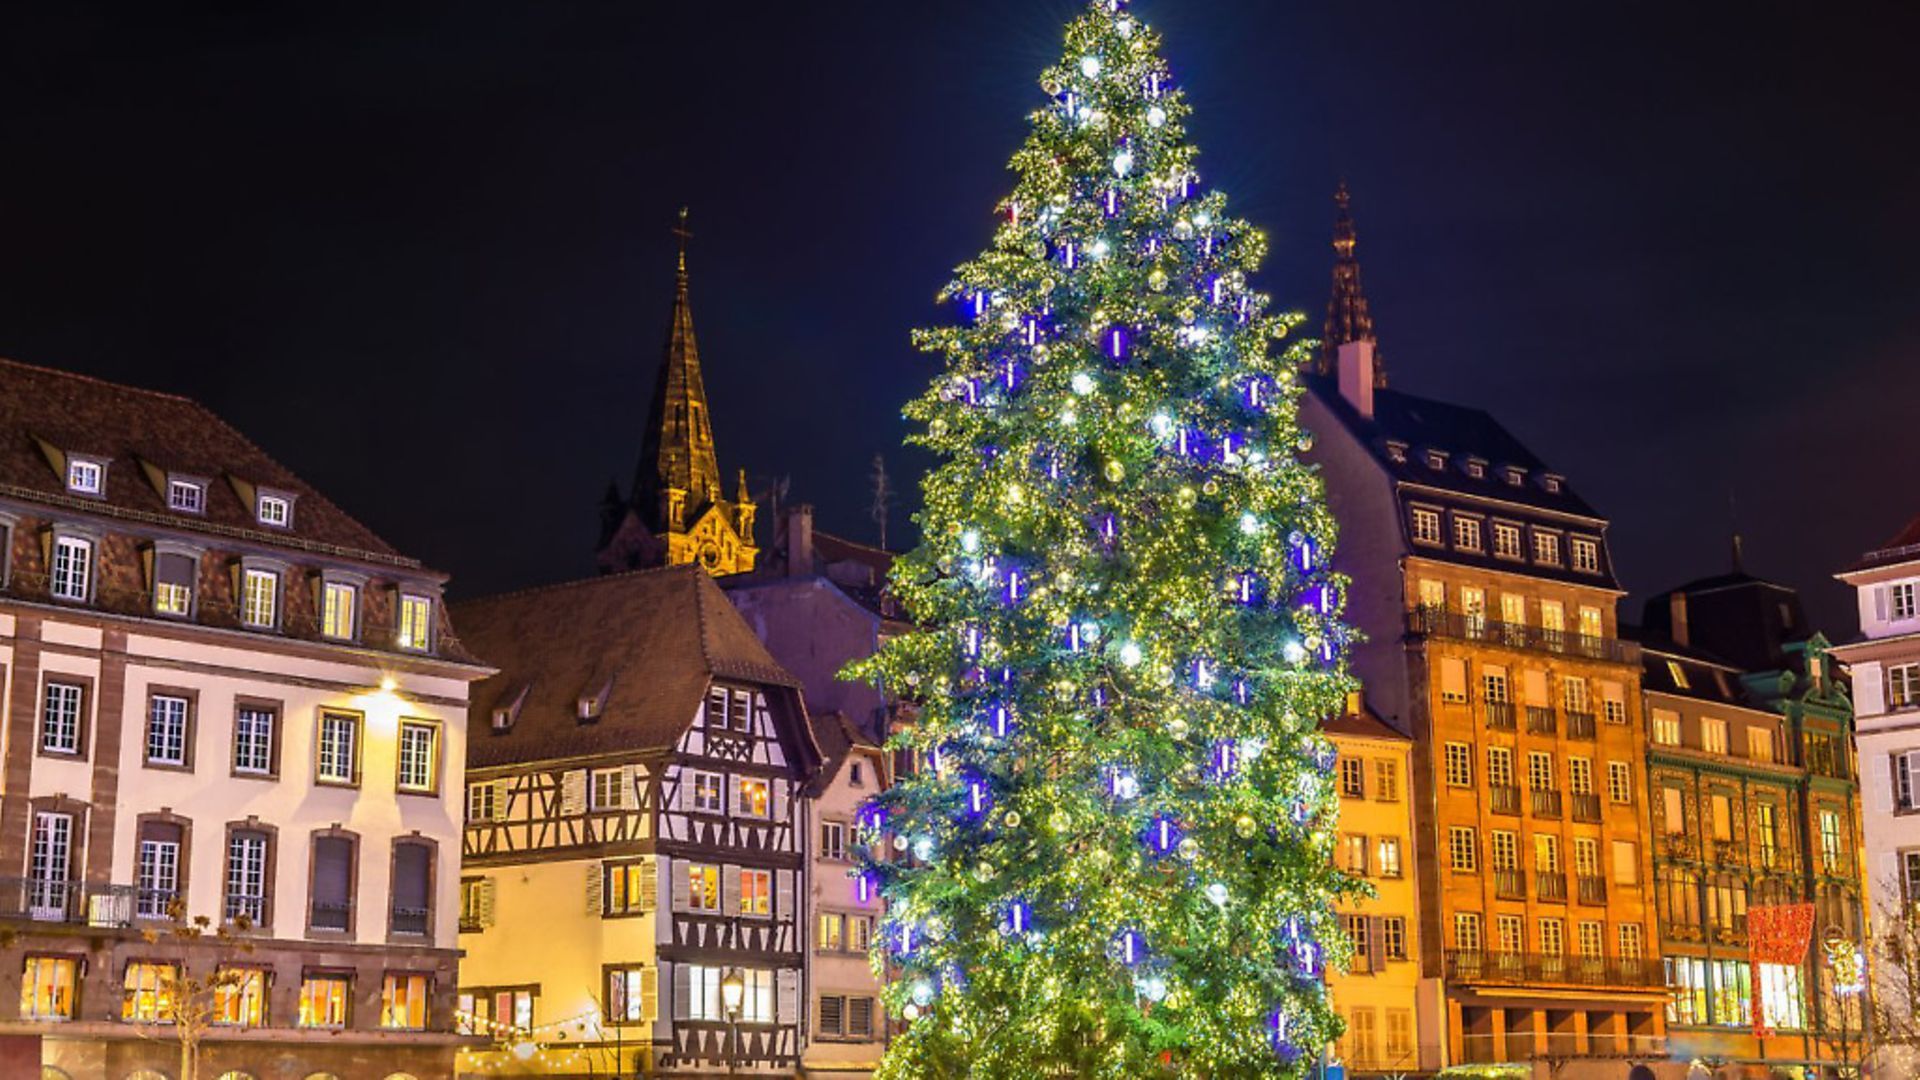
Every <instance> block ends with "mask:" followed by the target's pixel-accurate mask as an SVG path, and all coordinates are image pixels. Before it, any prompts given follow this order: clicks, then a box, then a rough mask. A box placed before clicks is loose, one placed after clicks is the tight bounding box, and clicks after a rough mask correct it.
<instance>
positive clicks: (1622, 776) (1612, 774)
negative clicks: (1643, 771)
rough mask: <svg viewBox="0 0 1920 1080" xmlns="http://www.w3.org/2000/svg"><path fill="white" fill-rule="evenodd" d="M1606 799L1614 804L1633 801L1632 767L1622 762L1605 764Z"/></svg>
mask: <svg viewBox="0 0 1920 1080" xmlns="http://www.w3.org/2000/svg"><path fill="white" fill-rule="evenodd" d="M1607 798H1609V799H1612V800H1613V801H1614V802H1616V803H1630V802H1632V801H1633V766H1632V765H1629V764H1627V763H1626V762H1624V761H1609V762H1607Z"/></svg>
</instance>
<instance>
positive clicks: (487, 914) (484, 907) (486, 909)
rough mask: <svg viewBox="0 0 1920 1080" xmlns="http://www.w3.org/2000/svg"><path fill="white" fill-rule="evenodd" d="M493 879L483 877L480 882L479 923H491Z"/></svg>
mask: <svg viewBox="0 0 1920 1080" xmlns="http://www.w3.org/2000/svg"><path fill="white" fill-rule="evenodd" d="M494 887H495V886H494V880H493V879H492V878H484V879H482V880H481V882H480V925H481V926H492V925H493V903H494V900H493V893H494Z"/></svg>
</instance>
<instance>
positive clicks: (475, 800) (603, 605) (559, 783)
mask: <svg viewBox="0 0 1920 1080" xmlns="http://www.w3.org/2000/svg"><path fill="white" fill-rule="evenodd" d="M456 617H457V618H458V619H460V620H461V621H462V623H463V630H464V631H465V632H466V633H467V639H468V641H469V643H470V645H471V647H472V648H473V649H474V650H475V651H476V652H479V653H481V654H483V655H487V656H490V657H496V658H498V660H497V662H498V665H499V667H500V673H499V674H498V675H496V676H494V677H493V678H490V679H488V680H487V681H485V682H483V683H481V684H479V685H478V686H477V687H476V689H475V694H474V699H473V716H474V717H475V720H474V724H475V725H476V727H475V736H474V739H473V741H472V744H471V746H470V748H469V756H468V771H467V789H466V798H467V827H466V841H465V845H464V851H465V858H464V864H463V874H462V880H461V882H460V889H461V891H462V895H463V897H464V902H463V909H462V910H463V917H462V932H461V934H460V945H461V947H462V948H463V949H464V950H465V951H466V958H465V960H464V961H463V962H462V965H461V987H460V1000H459V1005H460V1011H461V1017H462V1019H463V1021H464V1022H465V1023H466V1024H467V1025H468V1027H469V1028H470V1029H471V1030H473V1031H475V1032H481V1033H485V1034H486V1035H487V1036H488V1037H489V1038H490V1039H491V1041H492V1044H493V1045H492V1047H491V1048H490V1049H487V1050H484V1051H476V1052H474V1053H472V1054H470V1055H469V1056H468V1057H467V1059H466V1062H467V1067H468V1068H470V1069H471V1070H473V1071H476V1072H482V1073H487V1072H507V1073H513V1072H533V1073H541V1074H547V1075H562V1076H592V1075H629V1074H632V1073H644V1074H646V1075H675V1074H692V1075H702V1074H711V1073H714V1072H719V1071H739V1072H744V1073H749V1074H751V1073H763V1074H776V1075H791V1074H792V1073H793V1072H795V1071H796V1070H797V1069H798V1068H799V1066H800V1063H801V1055H802V1051H803V1047H804V1038H803V1034H802V1029H803V1022H802V1015H801V1013H802V1002H805V1001H807V1000H809V996H810V988H809V985H808V983H807V977H806V974H807V973H806V964H805V960H806V943H807V940H808V937H807V930H808V924H807V916H806V911H805V906H804V900H805V896H806V878H807V876H808V875H807V869H808V867H807V850H806V843H805V839H804V838H805V836H806V832H807V825H808V821H809V816H808V812H807V806H806V800H805V786H806V785H807V784H808V783H809V782H810V781H811V780H812V779H813V778H814V776H815V774H816V772H817V771H818V769H819V767H820V764H821V756H820V751H819V748H818V746H817V744H816V743H815V741H814V737H813V733H812V728H811V726H810V724H809V722H808V719H807V715H806V710H805V706H804V704H803V702H802V699H801V694H800V688H799V684H798V682H797V681H796V680H794V679H793V677H792V676H791V675H789V674H788V673H787V672H786V671H785V670H784V669H782V668H781V667H780V665H779V664H778V663H777V662H776V661H774V659H773V658H772V657H771V656H769V655H768V654H767V652H766V650H765V648H764V647H763V646H762V645H761V644H760V642H759V640H758V639H756V638H755V637H754V635H753V633H752V631H751V630H750V629H749V628H748V626H747V624H746V623H745V622H744V621H743V620H742V619H741V618H740V616H739V615H738V614H737V613H736V612H735V611H734V609H733V608H732V606H731V605H729V604H728V602H727V598H726V597H725V595H724V594H722V592H721V591H720V589H719V587H718V586H716V585H715V584H714V583H713V581H712V579H711V578H710V577H709V576H708V574H707V573H706V572H705V571H704V570H703V569H701V568H698V567H696V566H687V565H683V566H675V567H668V568H662V569H657V570H649V571H638V572H634V573H628V574H618V575H612V576H607V577H602V578H598V579H594V580H589V581H583V582H575V583H571V584H566V585H558V586H552V587H547V588H541V589H533V590H529V591H527V592H522V593H514V594H509V595H506V596H501V597H495V598H491V599H487V600H480V601H475V602H473V603H470V604H466V605H462V606H461V607H460V608H459V609H458V610H457V612H456ZM530 942H537V943H539V944H538V945H537V946H536V947H529V943H530ZM730 983H731V984H732V985H733V986H737V987H739V992H740V1001H739V1005H738V1009H737V1011H730V1006H729V1002H728V996H729V984H730Z"/></svg>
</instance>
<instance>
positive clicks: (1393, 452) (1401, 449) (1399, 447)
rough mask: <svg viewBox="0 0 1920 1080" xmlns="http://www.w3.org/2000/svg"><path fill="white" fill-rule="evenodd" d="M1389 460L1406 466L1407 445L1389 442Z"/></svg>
mask: <svg viewBox="0 0 1920 1080" xmlns="http://www.w3.org/2000/svg"><path fill="white" fill-rule="evenodd" d="M1387 460H1388V461H1391V462H1394V463H1395V464H1405V463H1406V460H1407V444H1406V443H1403V442H1398V441H1389V442H1388V443H1387Z"/></svg>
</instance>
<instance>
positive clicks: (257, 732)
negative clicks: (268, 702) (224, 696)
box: [233, 704, 279, 776]
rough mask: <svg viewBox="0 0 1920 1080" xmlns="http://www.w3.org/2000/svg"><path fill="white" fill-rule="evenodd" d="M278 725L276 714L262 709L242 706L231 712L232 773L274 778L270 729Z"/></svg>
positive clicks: (271, 731) (273, 711)
mask: <svg viewBox="0 0 1920 1080" xmlns="http://www.w3.org/2000/svg"><path fill="white" fill-rule="evenodd" d="M278 721H279V714H278V712H277V711H276V710H274V709H270V708H267V707H265V706H261V705H245V704H243V705H240V706H238V707H236V708H235V709H234V714H233V771H234V772H236V773H239V774H240V775H242V776H272V775H273V740H274V730H273V729H274V726H275V724H277V723H278ZM256 757H257V758H258V764H255V758H256Z"/></svg>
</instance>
